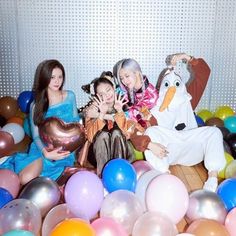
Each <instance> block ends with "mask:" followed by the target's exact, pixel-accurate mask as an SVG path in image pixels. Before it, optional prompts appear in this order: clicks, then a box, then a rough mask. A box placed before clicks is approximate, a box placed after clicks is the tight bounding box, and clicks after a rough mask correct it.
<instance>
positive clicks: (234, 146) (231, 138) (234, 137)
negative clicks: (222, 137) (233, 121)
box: [226, 133, 236, 159]
mask: <svg viewBox="0 0 236 236" xmlns="http://www.w3.org/2000/svg"><path fill="white" fill-rule="evenodd" d="M226 142H227V143H228V144H229V147H230V150H231V153H232V156H233V157H234V158H235V159H236V134H235V133H230V134H229V135H228V136H227V139H226Z"/></svg>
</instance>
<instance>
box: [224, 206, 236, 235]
mask: <svg viewBox="0 0 236 236" xmlns="http://www.w3.org/2000/svg"><path fill="white" fill-rule="evenodd" d="M235 222H236V207H235V208H233V209H232V210H231V211H230V212H229V213H228V215H227V216H226V219H225V227H226V229H227V230H228V231H229V233H230V235H231V236H233V235H235V232H236V224H235Z"/></svg>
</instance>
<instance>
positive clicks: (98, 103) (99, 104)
mask: <svg viewBox="0 0 236 236" xmlns="http://www.w3.org/2000/svg"><path fill="white" fill-rule="evenodd" d="M93 99H94V106H95V107H96V108H98V109H99V111H100V113H102V114H103V115H105V114H106V113H107V111H108V109H109V107H108V105H107V104H106V102H105V101H104V100H103V99H102V98H101V97H100V96H99V95H97V98H96V97H94V98H93Z"/></svg>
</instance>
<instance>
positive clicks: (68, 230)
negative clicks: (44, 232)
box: [50, 218, 96, 236]
mask: <svg viewBox="0 0 236 236" xmlns="http://www.w3.org/2000/svg"><path fill="white" fill-rule="evenodd" d="M62 235H66V236H96V233H95V230H94V229H93V228H92V226H91V225H90V224H89V223H87V222H86V221H84V220H82V219H79V218H76V219H67V220H64V221H62V222H61V223H59V224H58V225H57V226H56V227H55V228H54V229H53V230H52V232H51V233H50V236H62Z"/></svg>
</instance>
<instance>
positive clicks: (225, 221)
mask: <svg viewBox="0 0 236 236" xmlns="http://www.w3.org/2000/svg"><path fill="white" fill-rule="evenodd" d="M235 189H236V178H235V179H234V178H231V179H226V180H225V181H223V182H222V183H221V184H220V185H219V188H218V192H217V193H213V192H209V191H206V190H196V191H194V192H192V193H191V194H188V191H187V188H186V186H185V185H184V183H183V182H182V181H181V180H180V179H179V178H178V177H176V176H174V175H172V174H162V173H160V172H158V171H157V170H154V169H153V168H152V167H151V166H150V165H149V164H148V163H147V162H146V161H144V160H139V161H135V162H134V163H133V164H131V163H129V162H128V161H126V160H124V159H119V158H117V159H113V160H110V161H109V162H108V163H107V164H106V165H105V167H104V169H103V172H102V177H101V178H100V177H98V176H97V175H96V174H94V172H92V171H89V170H86V169H83V170H79V171H78V172H76V173H73V174H72V175H71V176H70V178H69V179H68V181H67V182H66V183H65V186H64V191H61V190H60V187H59V186H58V184H57V183H56V182H55V181H53V180H51V179H49V178H46V177H37V178H35V179H33V180H31V181H30V182H29V183H27V184H26V185H25V186H22V188H21V189H20V183H19V179H18V176H17V175H16V174H14V173H13V172H11V171H9V170H0V199H1V200H0V204H1V205H0V234H1V235H3V236H5V235H7V236H21V235H22V236H32V235H41V236H61V235H68V236H81V235H86V236H87V235H88V236H95V235H97V236H104V235H109V236H129V235H132V236H141V235H145V236H154V235H157V236H177V235H182V236H184V235H185V236H187V235H188V236H192V235H197V236H198V235H204V236H210V235H217V236H218V235H221V236H222V235H223V236H226V235H234V234H233V233H231V232H235V230H236V228H235V223H234V222H235V220H236V191H235ZM183 219H184V220H187V222H188V224H187V225H186V228H185V229H183V230H184V232H183V230H180V229H178V225H179V223H181V221H182V220H183ZM230 233H231V234H230Z"/></svg>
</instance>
